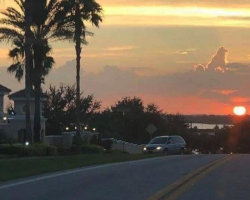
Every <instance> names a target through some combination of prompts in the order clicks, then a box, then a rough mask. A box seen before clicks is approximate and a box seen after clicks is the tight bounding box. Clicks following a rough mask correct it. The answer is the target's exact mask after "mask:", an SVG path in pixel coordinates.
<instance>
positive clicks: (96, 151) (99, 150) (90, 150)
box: [81, 145, 103, 154]
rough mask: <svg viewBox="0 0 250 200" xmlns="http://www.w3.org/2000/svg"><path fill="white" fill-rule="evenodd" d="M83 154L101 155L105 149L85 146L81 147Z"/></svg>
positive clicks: (96, 146)
mask: <svg viewBox="0 0 250 200" xmlns="http://www.w3.org/2000/svg"><path fill="white" fill-rule="evenodd" d="M81 150H82V153H86V154H87V153H89V154H91V153H92V154H99V153H103V147H101V146H98V145H83V146H82V147H81Z"/></svg>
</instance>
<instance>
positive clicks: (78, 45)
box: [75, 3, 81, 151]
mask: <svg viewBox="0 0 250 200" xmlns="http://www.w3.org/2000/svg"><path fill="white" fill-rule="evenodd" d="M79 20H81V16H80V8H79V3H76V21H75V26H76V27H75V30H76V46H75V50H76V127H77V130H76V141H77V143H76V145H77V149H78V151H80V148H81V147H80V145H81V142H80V141H81V135H80V134H81V125H80V117H81V116H80V70H81V28H80V22H79Z"/></svg>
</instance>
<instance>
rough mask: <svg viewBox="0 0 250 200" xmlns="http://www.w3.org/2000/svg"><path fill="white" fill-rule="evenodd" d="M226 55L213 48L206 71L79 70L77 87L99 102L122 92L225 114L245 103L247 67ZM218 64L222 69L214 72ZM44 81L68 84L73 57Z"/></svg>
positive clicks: (11, 83)
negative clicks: (215, 51) (160, 72)
mask: <svg viewBox="0 0 250 200" xmlns="http://www.w3.org/2000/svg"><path fill="white" fill-rule="evenodd" d="M222 52H224V53H222ZM226 54H227V50H226V49H225V48H224V50H223V49H221V48H220V49H219V51H217V53H216V54H215V55H214V56H213V57H212V59H211V61H210V62H209V63H208V65H210V68H211V70H208V69H207V68H206V67H204V65H196V66H195V71H193V70H192V68H190V70H188V71H182V72H178V73H173V74H163V73H162V74H158V75H152V72H154V71H155V70H156V69H155V68H151V67H127V68H120V67H117V66H112V65H107V66H105V67H103V69H102V71H100V72H99V73H89V72H87V71H81V89H82V90H83V91H84V94H94V95H95V97H96V98H97V99H99V100H101V101H102V102H103V106H104V107H106V106H109V105H111V104H113V103H114V102H115V101H117V100H118V99H120V98H122V97H124V96H139V97H142V98H143V99H144V101H145V102H152V101H154V102H156V103H157V104H159V106H160V107H161V108H162V109H164V110H165V111H167V112H177V111H180V112H182V113H188V114H190V113H198V114H202V113H209V114H212V113H214V114H228V113H230V112H231V108H232V107H233V106H235V105H238V104H239V105H244V106H247V107H249V108H250V88H249V85H250V79H249V73H250V67H249V65H247V64H240V63H227V62H226V60H227V59H226V57H227V56H226ZM218 65H220V66H222V67H223V68H228V70H227V71H226V72H225V73H218V71H217V70H216V69H217V68H218ZM166 67H167V66H166ZM205 68H206V70H205ZM243 72H244V73H243ZM0 75H1V79H0V84H3V85H5V86H7V87H10V88H11V89H12V90H13V91H15V90H17V89H20V88H22V87H23V83H22V84H21V85H18V84H17V81H16V80H15V79H14V77H13V76H10V75H7V72H6V68H0ZM45 83H46V85H45V86H44V88H45V89H46V88H48V86H49V84H53V85H59V84H60V83H65V84H74V83H75V60H72V61H68V62H67V63H65V65H63V66H61V67H59V68H57V69H54V70H53V71H52V72H51V74H50V75H49V76H48V77H47V78H46V80H45Z"/></svg>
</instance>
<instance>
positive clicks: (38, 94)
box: [34, 79, 41, 143]
mask: <svg viewBox="0 0 250 200" xmlns="http://www.w3.org/2000/svg"><path fill="white" fill-rule="evenodd" d="M40 80H41V79H40ZM40 80H36V83H35V84H34V86H35V115H34V142H36V143H39V142H41V136H40V131H41V110H40V109H41V81H40Z"/></svg>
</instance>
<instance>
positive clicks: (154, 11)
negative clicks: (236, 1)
mask: <svg viewBox="0 0 250 200" xmlns="http://www.w3.org/2000/svg"><path fill="white" fill-rule="evenodd" d="M105 14H106V15H125V16H131V15H132V16H179V17H223V16H224V17H227V16H230V17H236V16H250V10H247V9H244V10H242V9H224V8H206V7H171V6H139V7H135V6H124V7H119V6H112V7H106V8H105Z"/></svg>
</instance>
